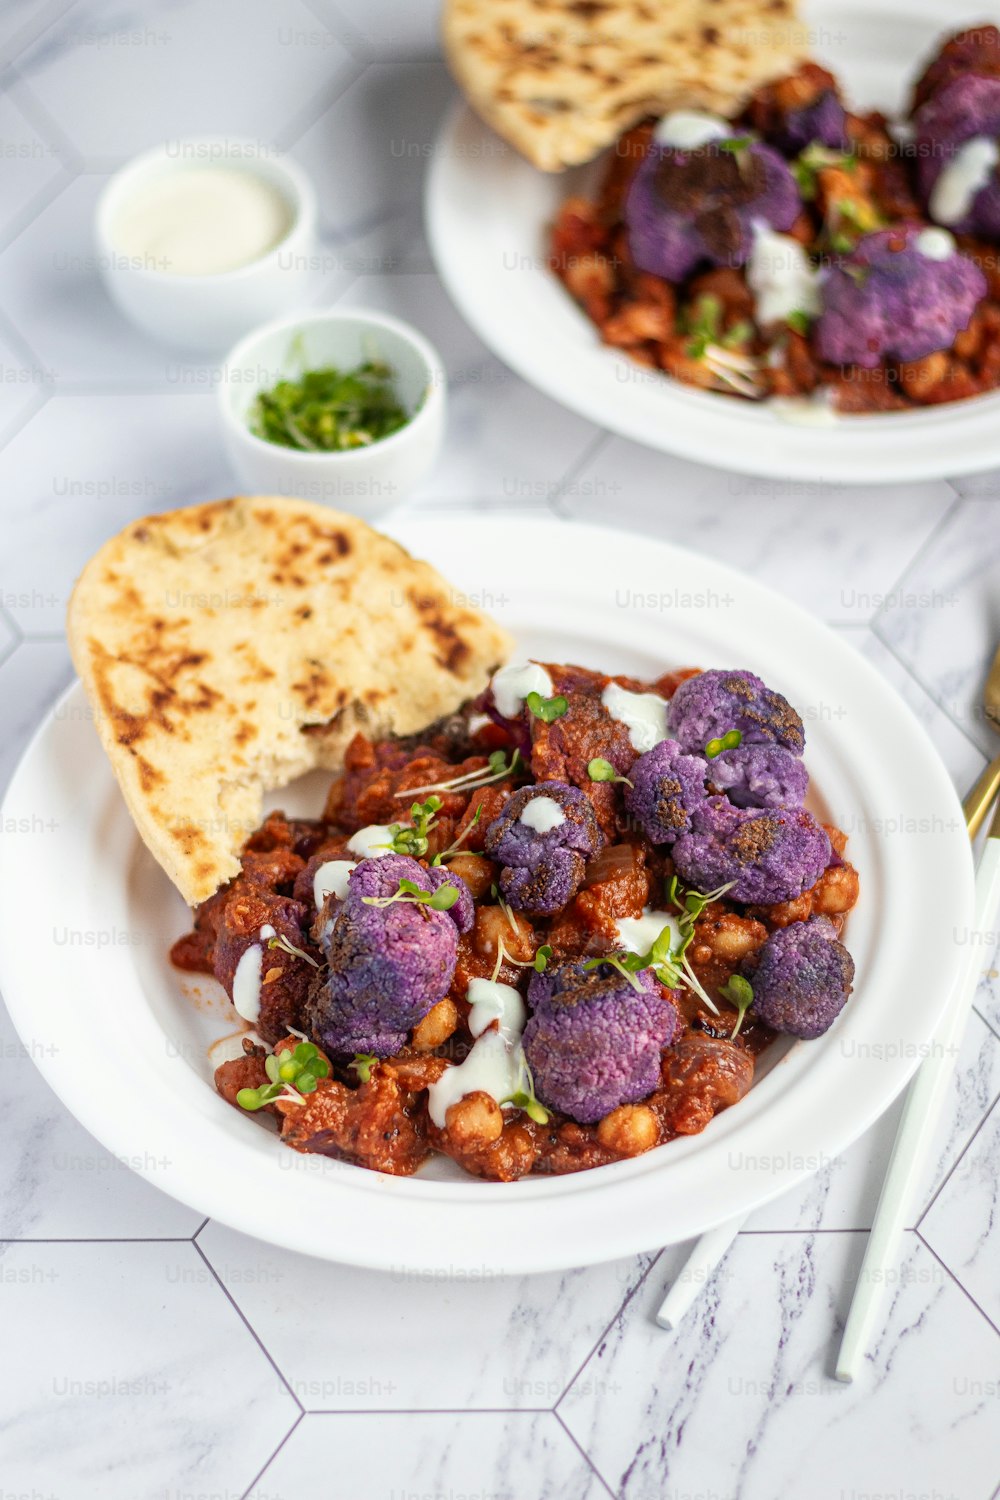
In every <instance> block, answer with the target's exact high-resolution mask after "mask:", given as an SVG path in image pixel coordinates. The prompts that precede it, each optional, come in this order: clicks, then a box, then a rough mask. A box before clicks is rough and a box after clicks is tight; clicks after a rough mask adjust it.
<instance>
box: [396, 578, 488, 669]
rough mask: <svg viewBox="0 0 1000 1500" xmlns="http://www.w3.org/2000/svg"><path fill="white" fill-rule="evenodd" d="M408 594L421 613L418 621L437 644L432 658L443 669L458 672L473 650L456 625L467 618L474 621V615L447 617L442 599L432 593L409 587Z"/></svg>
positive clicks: (468, 620)
mask: <svg viewBox="0 0 1000 1500" xmlns="http://www.w3.org/2000/svg"><path fill="white" fill-rule="evenodd" d="M408 597H409V600H410V603H411V604H412V605H413V607H414V609H415V610H416V611H417V614H418V615H419V616H420V623H421V625H422V626H423V628H424V629H425V630H426V631H427V632H428V634H429V635H431V636H432V637H433V639H434V643H435V647H436V649H435V652H434V660H435V661H436V662H437V664H438V666H439V667H443V668H444V669H445V671H446V672H452V673H453V674H455V675H456V676H457V675H458V674H459V672H460V671H461V668H462V667H463V666H464V665H465V663H466V662H467V661H468V660H469V657H470V656H471V655H472V650H471V647H470V646H469V643H468V641H466V640H465V639H464V638H463V637H462V635H461V634H460V633H459V631H458V629H457V628H456V627H457V625H459V624H464V623H466V622H468V623H470V624H474V623H475V621H474V619H473V617H472V616H471V615H469V614H461V615H458V616H457V617H456V620H455V621H453V620H449V619H448V618H447V616H446V615H445V613H444V609H443V607H442V601H441V599H440V598H439V597H438V596H436V595H434V594H418V593H417V592H416V591H415V590H413V589H411V590H409V593H408Z"/></svg>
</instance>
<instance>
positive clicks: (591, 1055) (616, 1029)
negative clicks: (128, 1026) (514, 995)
mask: <svg viewBox="0 0 1000 1500" xmlns="http://www.w3.org/2000/svg"><path fill="white" fill-rule="evenodd" d="M634 978H635V980H636V982H637V983H638V985H639V987H640V988H639V989H638V990H636V989H634V988H633V986H632V985H631V984H629V982H628V980H627V979H625V978H623V977H622V975H621V974H619V973H618V972H617V970H615V969H613V968H612V967H611V966H610V965H607V964H604V965H602V966H601V967H600V968H597V969H586V968H584V966H583V964H580V963H571V964H565V965H564V966H563V967H561V968H554V969H547V970H546V971H545V973H544V974H533V975H532V976H531V983H530V985H529V986H528V1004H529V1006H530V1007H531V1009H532V1011H533V1014H532V1017H531V1020H530V1021H529V1022H528V1024H527V1026H526V1027H525V1030H524V1052H525V1056H526V1058H527V1060H528V1066H529V1067H530V1068H531V1072H532V1075H533V1077H534V1082H535V1091H536V1093H537V1094H538V1097H539V1099H541V1101H542V1103H543V1104H547V1105H548V1106H549V1107H550V1108H551V1109H556V1110H559V1111H560V1112H561V1113H562V1114H566V1115H569V1116H570V1117H571V1119H574V1120H578V1121H579V1122H580V1124H582V1125H590V1124H593V1122H594V1121H595V1120H602V1119H603V1118H604V1116H605V1115H607V1114H610V1112H611V1110H613V1109H617V1108H618V1106H619V1104H635V1103H637V1101H638V1100H640V1099H645V1098H646V1096H647V1094H651V1093H652V1091H653V1089H655V1088H656V1086H657V1084H658V1083H659V1081H660V1053H661V1051H662V1049H663V1048H664V1047H669V1046H670V1044H671V1042H673V1041H674V1040H675V1039H676V1038H677V1036H678V1035H679V1034H680V1032H681V1030H682V1025H683V1023H682V1021H681V1018H680V1015H679V1014H678V1011H677V1008H676V1006H675V1005H674V1002H673V1000H672V999H671V998H670V995H669V993H668V992H667V991H666V990H664V989H663V988H662V987H661V986H660V985H659V983H658V982H657V981H656V979H655V978H654V977H653V975H652V973H651V972H650V970H648V969H642V970H640V972H639V973H638V974H636V975H635V976H634Z"/></svg>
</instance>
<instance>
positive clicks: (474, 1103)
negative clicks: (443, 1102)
mask: <svg viewBox="0 0 1000 1500" xmlns="http://www.w3.org/2000/svg"><path fill="white" fill-rule="evenodd" d="M445 1127H446V1129H447V1131H448V1134H449V1136H450V1137H451V1141H452V1144H453V1145H454V1146H455V1148H456V1149H457V1150H459V1151H472V1150H475V1149H476V1148H478V1147H481V1146H491V1145H492V1144H493V1142H494V1141H498V1140H499V1139H500V1136H501V1135H502V1134H503V1111H502V1109H501V1108H500V1106H499V1104H498V1103H497V1102H496V1100H495V1099H493V1098H491V1097H490V1095H489V1094H484V1093H483V1091H482V1090H481V1089H477V1090H476V1091H475V1092H474V1093H472V1094H466V1096H465V1098H464V1099H457V1100H456V1101H455V1103H454V1104H452V1105H450V1106H449V1109H448V1113H447V1115H446V1116H445Z"/></svg>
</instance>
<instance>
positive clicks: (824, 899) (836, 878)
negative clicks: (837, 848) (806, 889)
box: [812, 864, 859, 917]
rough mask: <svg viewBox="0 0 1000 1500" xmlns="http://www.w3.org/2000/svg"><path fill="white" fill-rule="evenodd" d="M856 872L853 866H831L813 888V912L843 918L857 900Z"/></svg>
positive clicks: (857, 884)
mask: <svg viewBox="0 0 1000 1500" xmlns="http://www.w3.org/2000/svg"><path fill="white" fill-rule="evenodd" d="M858 889H859V882H858V872H857V870H856V869H855V868H854V866H853V865H846V864H845V865H831V867H830V869H828V870H824V871H823V874H822V875H821V876H820V878H819V880H818V881H817V882H816V884H815V886H814V887H813V893H812V895H813V911H814V912H819V913H820V914H821V915H822V916H824V917H838V916H843V915H844V913H845V912H849V911H850V909H851V907H852V906H853V905H854V903H855V902H856V901H857V899H858Z"/></svg>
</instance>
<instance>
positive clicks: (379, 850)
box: [347, 823, 393, 859]
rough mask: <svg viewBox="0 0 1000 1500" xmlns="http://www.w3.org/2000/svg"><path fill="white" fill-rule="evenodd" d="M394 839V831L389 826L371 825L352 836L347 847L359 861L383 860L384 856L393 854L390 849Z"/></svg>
mask: <svg viewBox="0 0 1000 1500" xmlns="http://www.w3.org/2000/svg"><path fill="white" fill-rule="evenodd" d="M392 839H393V831H392V829H391V828H389V827H387V825H385V824H384V823H369V825H368V827H367V828H359V829H358V831H357V833H352V834H351V837H350V838H349V839H348V840H347V847H348V849H350V851H351V853H352V854H356V855H357V856H358V858H359V859H381V858H382V856H383V855H385V854H391V853H392V850H391V849H390V847H389V845H390V844H391V843H392Z"/></svg>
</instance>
